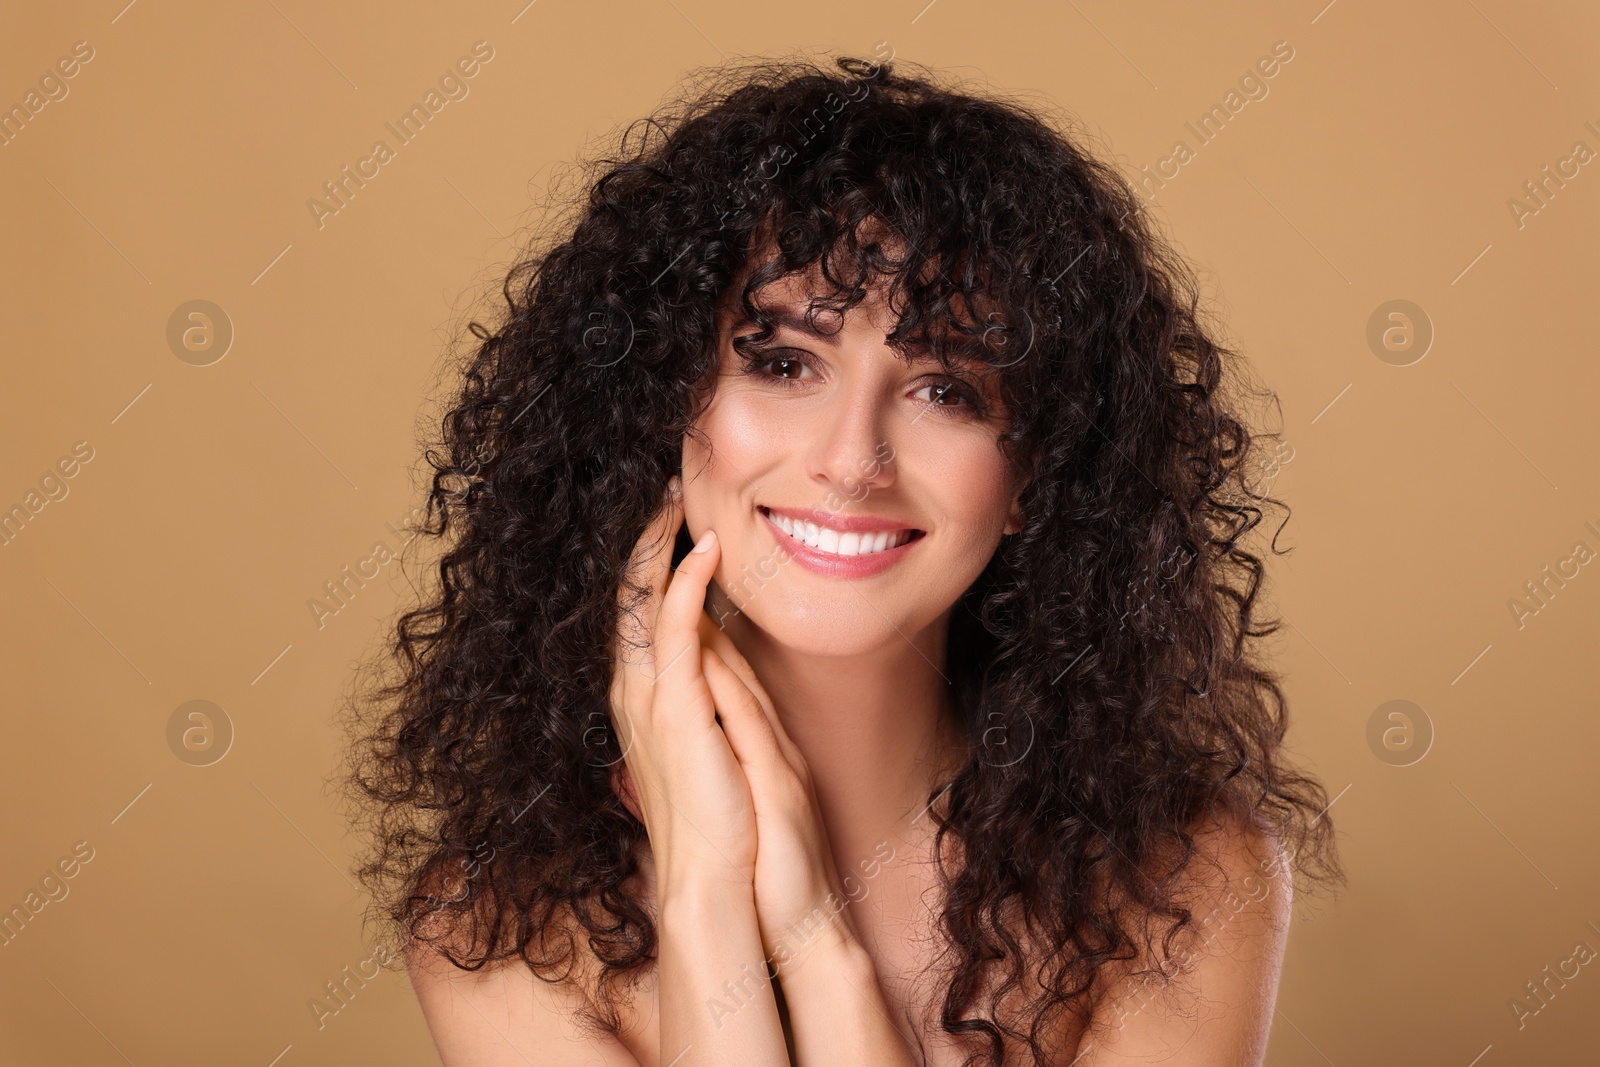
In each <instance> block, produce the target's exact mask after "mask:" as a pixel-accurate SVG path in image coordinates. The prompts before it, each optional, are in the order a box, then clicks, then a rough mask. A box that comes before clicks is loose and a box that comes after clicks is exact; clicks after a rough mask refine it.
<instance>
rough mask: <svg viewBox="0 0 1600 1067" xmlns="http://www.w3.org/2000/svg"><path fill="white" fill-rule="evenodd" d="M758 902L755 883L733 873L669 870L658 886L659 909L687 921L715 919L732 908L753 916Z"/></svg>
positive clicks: (703, 870) (662, 874)
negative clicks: (748, 912)
mask: <svg viewBox="0 0 1600 1067" xmlns="http://www.w3.org/2000/svg"><path fill="white" fill-rule="evenodd" d="M755 900H756V898H755V884H754V881H753V880H752V879H750V878H746V877H741V876H740V875H739V874H738V873H737V872H735V871H732V870H728V871H711V870H706V869H705V868H704V867H694V868H690V869H687V870H683V871H673V870H666V871H663V872H661V874H660V876H659V879H658V881H657V883H656V906H657V908H658V909H659V911H660V913H661V914H662V915H663V916H665V915H666V914H667V913H668V912H669V911H670V912H671V913H672V914H674V915H678V916H684V917H690V916H694V917H699V916H702V915H712V916H714V915H716V914H719V913H721V914H726V912H727V909H728V908H730V907H735V908H737V907H748V908H749V909H750V911H751V912H752V913H753V912H754V911H755Z"/></svg>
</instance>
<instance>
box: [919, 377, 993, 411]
mask: <svg viewBox="0 0 1600 1067" xmlns="http://www.w3.org/2000/svg"><path fill="white" fill-rule="evenodd" d="M917 392H918V393H919V394H922V393H926V394H927V396H928V403H929V404H932V405H934V406H936V407H945V408H959V407H967V408H971V409H972V410H973V411H977V410H979V409H980V408H981V407H982V404H981V403H980V401H979V398H978V395H977V394H976V393H975V392H974V391H973V390H972V389H969V388H968V387H966V386H964V385H962V384H961V383H959V382H950V381H944V382H929V383H928V384H927V385H924V386H923V387H922V388H920V389H918V390H917Z"/></svg>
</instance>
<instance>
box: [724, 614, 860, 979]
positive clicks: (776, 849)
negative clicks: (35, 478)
mask: <svg viewBox="0 0 1600 1067" xmlns="http://www.w3.org/2000/svg"><path fill="white" fill-rule="evenodd" d="M700 640H701V644H702V646H703V648H704V652H703V653H702V667H701V671H702V673H703V674H704V675H705V678H706V681H707V682H708V683H709V685H710V687H711V693H712V696H713V697H714V698H715V699H716V704H717V711H718V713H719V714H720V715H721V718H722V727H723V730H724V731H725V732H726V734H727V736H728V740H729V742H730V743H731V744H732V746H733V751H734V754H735V755H736V756H737V757H738V759H739V765H740V766H741V767H742V768H743V769H744V772H745V776H746V778H747V779H748V781H749V783H750V792H751V796H752V798H753V799H754V802H755V809H756V839H757V848H756V866H755V896H756V919H757V922H758V925H759V926H760V928H761V941H762V946H763V947H764V948H765V950H766V952H767V954H768V957H769V958H771V959H772V960H773V962H774V963H775V964H776V966H777V967H779V968H782V967H783V966H784V965H785V964H787V963H789V962H790V960H791V959H797V958H798V957H800V956H801V955H803V954H804V953H805V952H806V950H807V949H809V948H811V947H814V946H816V945H819V944H821V943H823V942H824V940H825V939H826V938H828V937H830V936H831V937H835V938H838V937H841V936H842V937H843V938H845V939H846V940H847V941H853V940H856V930H855V926H854V924H853V923H852V922H851V921H850V919H849V917H848V916H847V915H846V914H844V910H843V909H844V906H845V902H846V897H845V894H844V892H843V891H842V890H841V888H840V881H839V874H838V871H837V869H836V866H835V864H834V860H833V850H832V848H831V847H830V845H829V842H828V833H827V828H826V826H825V825H824V823H823V821H822V809H821V807H820V806H819V805H818V803H817V795H816V789H815V787H814V786H813V784H812V781H811V771H810V769H809V768H808V767H807V766H806V761H805V756H804V755H803V754H802V753H801V752H800V749H799V747H798V746H797V745H795V743H794V741H793V740H791V739H790V737H789V735H788V733H787V732H786V731H785V730H784V728H783V723H782V722H781V721H780V720H779V718H778V714H777V711H776V709H775V708H774V706H773V703H772V698H771V697H769V696H768V695H767V691H766V688H765V687H763V686H762V684H761V682H760V680H759V679H758V678H757V677H756V673H755V671H754V670H753V669H752V668H751V666H750V664H749V662H748V661H747V660H746V659H745V658H744V656H743V655H742V654H741V653H740V652H739V650H738V648H737V647H735V645H734V643H733V640H732V639H731V638H729V637H728V635H727V633H726V632H724V631H723V630H722V629H721V628H720V627H718V626H717V625H716V623H715V622H714V621H713V620H712V619H711V617H710V616H709V615H704V616H702V618H701V622H700Z"/></svg>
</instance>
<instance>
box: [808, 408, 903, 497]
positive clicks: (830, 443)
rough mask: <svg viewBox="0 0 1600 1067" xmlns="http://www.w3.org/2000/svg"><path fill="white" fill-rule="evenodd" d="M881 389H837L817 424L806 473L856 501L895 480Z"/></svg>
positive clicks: (887, 419)
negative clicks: (837, 391)
mask: <svg viewBox="0 0 1600 1067" xmlns="http://www.w3.org/2000/svg"><path fill="white" fill-rule="evenodd" d="M859 384H860V385H865V383H859ZM880 392H881V390H878V389H876V388H872V389H868V388H856V389H854V390H853V391H851V390H840V391H839V393H838V394H836V395H835V397H834V398H833V402H832V403H830V404H829V405H828V407H827V409H826V414H825V415H823V416H822V417H821V418H819V420H818V422H817V428H816V437H815V438H814V440H813V442H812V445H811V453H810V458H809V459H808V465H809V467H810V470H809V472H808V473H809V474H810V476H811V477H812V478H813V479H814V480H816V481H818V482H821V483H823V484H825V485H827V486H828V487H829V488H830V489H831V490H833V491H834V492H835V493H837V494H839V495H841V496H843V497H844V498H846V499H848V500H855V501H859V500H860V499H862V498H863V497H865V496H866V495H867V494H868V493H870V492H872V491H874V490H878V489H886V488H888V487H889V486H890V485H891V484H893V482H894V468H893V464H892V462H891V458H892V457H893V456H894V448H893V446H892V444H891V443H890V441H889V439H888V438H889V434H888V430H889V427H888V422H889V419H890V418H891V414H890V411H889V405H888V404H887V403H886V402H885V401H884V399H883V398H882V397H881V396H880V395H878V394H879V393H880Z"/></svg>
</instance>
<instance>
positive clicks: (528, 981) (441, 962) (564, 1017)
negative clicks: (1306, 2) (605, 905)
mask: <svg viewBox="0 0 1600 1067" xmlns="http://www.w3.org/2000/svg"><path fill="white" fill-rule="evenodd" d="M576 925H577V924H576V923H575V922H574V921H571V920H568V921H566V922H563V923H561V924H559V926H558V927H557V928H556V929H553V930H551V931H548V932H547V934H546V938H545V943H546V944H548V943H550V941H551V939H557V938H558V939H562V942H563V943H570V944H571V945H573V947H574V952H573V956H574V965H573V968H572V971H571V972H570V975H569V978H570V980H568V981H563V982H554V983H553V982H549V981H546V980H544V979H543V978H540V977H539V976H538V975H536V974H534V973H533V971H532V969H531V968H530V967H529V966H528V964H527V963H526V962H525V961H523V960H522V959H520V958H517V957H512V958H511V959H510V960H500V961H496V962H494V963H490V964H487V965H485V966H483V967H482V968H480V969H478V970H466V969H463V968H461V967H457V966H456V965H455V964H454V963H452V962H451V960H450V959H449V958H448V957H447V956H446V955H445V950H446V949H447V948H448V949H452V950H455V951H456V954H457V956H458V957H461V956H464V955H465V953H466V948H467V946H466V945H465V944H464V939H463V938H461V937H460V936H459V935H447V936H441V937H440V938H439V940H437V941H433V942H429V941H422V940H414V941H412V942H410V943H409V944H408V945H407V948H406V969H407V971H408V972H409V973H410V976H411V984H412V988H413V989H415V991H416V994H417V1000H418V1002H419V1003H420V1005H421V1007H422V1014H423V1017H424V1018H425V1019H426V1020H427V1022H428V1030H429V1032H430V1033H431V1034H432V1035H433V1042H434V1045H435V1046H436V1047H437V1049H438V1051H439V1057H440V1059H441V1060H442V1061H443V1062H444V1064H445V1067H513V1065H514V1067H526V1065H527V1064H529V1063H537V1064H540V1065H541V1067H542V1065H545V1064H549V1065H550V1067H569V1065H570V1067H578V1065H580V1064H582V1065H585V1067H589V1065H595V1064H598V1065H600V1067H639V1061H638V1060H637V1059H635V1058H634V1056H633V1055H632V1054H631V1053H629V1052H628V1050H627V1048H626V1047H625V1046H624V1045H623V1044H622V1043H621V1042H620V1041H618V1040H617V1039H615V1038H613V1037H611V1036H609V1035H607V1034H603V1033H600V1034H597V1033H594V1032H593V1030H592V1028H590V1027H587V1026H585V1025H584V1023H583V1022H582V1021H581V1016H582V1015H583V1013H585V1012H586V1011H587V1010H588V1009H589V1008H590V1007H591V1004H592V1001H591V994H590V991H591V990H592V989H593V988H594V979H595V976H596V974H597V972H598V967H597V961H595V960H594V958H593V955H592V953H590V952H589V951H588V948H587V944H586V940H585V939H584V938H583V937H582V936H581V935H580V934H578V932H577V930H576ZM569 938H570V941H567V939H569Z"/></svg>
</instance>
